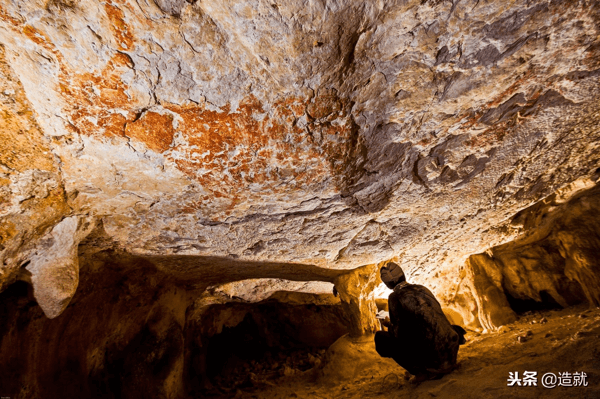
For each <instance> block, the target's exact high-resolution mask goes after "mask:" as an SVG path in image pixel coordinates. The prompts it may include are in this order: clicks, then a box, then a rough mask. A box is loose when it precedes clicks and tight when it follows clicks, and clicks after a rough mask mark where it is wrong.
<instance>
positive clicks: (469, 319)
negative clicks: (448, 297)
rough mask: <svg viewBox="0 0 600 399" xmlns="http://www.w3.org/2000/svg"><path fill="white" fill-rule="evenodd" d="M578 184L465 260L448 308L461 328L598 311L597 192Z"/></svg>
mask: <svg viewBox="0 0 600 399" xmlns="http://www.w3.org/2000/svg"><path fill="white" fill-rule="evenodd" d="M581 183H582V182H579V184H574V185H573V186H572V187H571V188H570V190H569V189H565V190H563V191H561V192H558V193H555V194H554V195H552V196H549V197H547V198H546V199H544V200H543V201H540V202H539V203H537V204H534V205H532V206H531V207H529V208H527V209H524V210H523V211H521V212H520V213H519V214H517V215H516V216H515V217H514V218H513V219H512V221H511V223H512V225H513V226H515V227H518V228H520V229H522V232H521V235H520V237H519V239H517V240H515V241H512V242H509V243H506V244H503V245H500V246H497V247H492V248H490V249H489V250H488V251H486V252H485V253H482V254H476V255H472V256H470V257H469V259H468V260H467V262H466V263H465V265H464V267H463V268H462V270H461V277H462V278H463V280H462V282H461V284H460V285H459V287H458V288H457V290H456V296H455V298H454V302H453V303H452V304H451V305H450V306H449V308H450V309H453V312H454V311H457V312H458V313H460V314H461V315H462V319H463V320H462V321H463V322H464V323H465V324H466V325H468V326H471V327H474V328H483V329H486V330H494V329H496V328H498V327H499V326H502V325H504V324H507V323H509V322H511V321H514V320H515V312H517V313H523V312H525V311H527V310H539V309H544V308H546V309H548V308H555V307H563V308H564V307H568V306H572V305H576V304H579V303H582V302H586V303H588V304H589V305H590V306H598V304H599V301H598V298H599V295H600V291H599V288H600V286H599V282H600V273H599V272H600V271H599V270H598V255H600V230H599V227H598V226H599V223H598V222H599V220H600V219H599V218H600V188H599V187H598V186H597V185H594V184H593V182H591V181H588V182H587V183H586V184H581ZM453 314H454V313H453Z"/></svg>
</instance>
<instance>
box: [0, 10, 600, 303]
mask: <svg viewBox="0 0 600 399" xmlns="http://www.w3.org/2000/svg"><path fill="white" fill-rule="evenodd" d="M599 35H600V4H599V3H598V2H597V1H590V0H577V1H563V0H535V1H530V0H511V1H504V0H489V1H479V0H462V1H454V2H450V1H437V0H426V1H422V0H401V1H400V0H390V1H383V0H369V1H361V2H357V1H351V0H323V1H308V0H306V1H304V0H302V1H291V0H290V1H287V0H286V1H272V0H254V1H240V0H226V1H223V0H202V1H200V0H198V1H183V0H135V1H134V0H106V1H99V0H82V1H71V0H22V1H16V0H7V1H3V2H2V3H1V4H0V43H1V45H2V46H1V47H0V50H1V52H0V67H1V68H0V73H2V74H3V75H2V77H3V79H0V81H1V83H0V84H1V85H2V87H1V88H2V90H1V93H0V105H1V106H2V112H3V113H2V117H1V118H0V134H2V142H1V143H0V146H2V147H1V151H2V152H1V157H2V159H1V162H0V195H1V198H2V203H1V205H0V206H1V208H0V212H1V213H0V217H1V219H0V236H1V239H2V242H1V246H0V251H1V252H0V256H1V258H2V260H3V263H1V264H0V288H4V287H6V286H8V285H9V284H10V283H12V282H14V281H15V280H16V279H18V278H20V277H19V276H20V273H22V265H23V264H24V263H25V262H26V261H27V260H29V259H28V258H27V254H29V253H31V251H29V249H28V248H29V247H28V245H29V246H31V248H33V247H35V245H36V242H37V240H39V239H40V238H41V237H43V236H44V235H45V234H48V233H49V232H51V231H53V230H52V229H53V227H54V225H56V224H57V223H59V221H60V220H62V219H63V218H64V217H86V218H87V217H89V218H92V219H95V220H99V221H101V222H102V226H103V229H104V231H105V233H106V234H107V236H108V237H109V238H108V239H107V240H105V241H104V242H110V243H111V246H112V247H113V248H116V249H118V250H120V251H123V252H124V253H128V254H131V255H132V256H139V257H142V258H139V259H154V261H155V262H157V264H160V265H161V267H162V268H163V269H168V268H169V267H171V268H172V270H173V273H174V274H176V275H177V276H180V277H181V276H184V275H185V273H186V272H189V273H192V272H194V270H195V269H194V268H193V267H192V266H191V265H193V264H194V262H195V261H196V260H197V261H198V262H200V263H201V262H204V261H205V260H206V257H218V258H219V259H221V260H220V261H219V262H221V263H219V264H228V265H230V266H231V267H232V268H233V269H228V270H234V273H233V274H234V275H236V273H238V270H257V271H258V272H257V273H254V274H253V275H250V273H247V275H248V276H247V277H246V278H272V277H275V278H276V277H277V276H272V275H265V273H261V272H260V269H261V268H260V267H259V264H260V262H267V263H269V264H270V265H285V264H294V265H296V264H298V265H310V266H314V267H318V268H323V269H353V268H356V267H359V266H362V265H366V264H376V263H378V262H381V261H384V260H387V259H390V258H393V257H397V258H398V259H400V263H401V265H402V266H403V268H405V271H406V272H407V275H408V276H409V279H410V280H411V281H413V282H419V283H425V284H426V285H428V286H429V287H431V288H432V290H433V291H434V292H435V293H436V294H437V295H438V296H439V297H440V298H441V299H442V300H445V299H448V298H447V297H449V296H450V295H451V294H452V293H451V292H448V289H447V288H448V287H454V286H457V285H458V284H459V282H460V270H459V269H460V267H461V266H462V265H464V262H465V261H466V260H467V259H468V257H469V256H471V255H473V254H477V253H483V252H484V251H485V250H486V249H488V248H491V247H496V246H499V245H503V244H506V243H509V242H511V241H513V240H515V239H518V238H519V236H520V234H522V233H523V229H521V228H519V227H515V226H513V225H511V224H510V221H511V220H512V218H513V217H514V216H515V215H516V214H517V213H518V212H520V211H522V210H523V209H525V208H527V207H529V206H532V205H533V204H535V203H538V202H539V201H542V200H543V199H544V198H546V197H548V196H549V195H552V194H553V193H555V192H557V190H560V189H562V188H564V187H565V186H567V185H569V184H571V183H573V182H575V181H576V180H577V179H580V178H587V179H588V180H590V181H592V183H593V184H595V182H596V181H597V177H598V176H597V174H596V170H597V168H598V166H599V165H598V164H599V162H598V161H599V159H600V142H599V139H600V129H599V128H598V126H599V122H600V101H599V100H600V98H599V97H600V84H599V83H600V82H599V79H600V36H599ZM565 234H567V233H565ZM561 237H562V238H561V239H560V240H561V243H562V244H561V245H562V246H561V251H562V253H564V254H568V255H565V256H567V257H568V258H569V259H579V260H578V261H577V262H579V263H578V265H582V266H580V267H579V266H578V268H575V267H574V266H571V265H570V264H569V266H567V267H566V270H567V272H566V273H567V274H568V275H569V276H571V278H573V279H576V280H585V279H588V277H589V276H590V275H591V274H593V273H594V271H593V268H594V267H595V266H593V264H591V263H589V262H588V260H589V259H591V258H590V255H589V253H590V252H589V251H588V249H586V248H588V246H586V245H583V244H581V245H580V244H576V243H575V242H574V241H573V240H571V239H570V238H569V236H568V234H567V235H564V234H563V236H561ZM184 256H185V257H187V258H186V259H187V260H186V261H185V262H184V261H181V259H183V258H181V257H184ZM158 257H163V258H160V259H159V258H158ZM169 257H180V258H177V259H175V258H172V259H173V262H170V260H169V259H171V258H169ZM203 259H204V261H203ZM253 262H254V263H253ZM586 262H588V263H586ZM232 265H233V266H232ZM249 265H252V267H254V268H249ZM236 268H237V269H236ZM265 270H273V269H272V268H269V267H266V268H265ZM298 270H305V269H298ZM306 270H308V269H306ZM323 273H325V272H323ZM323 273H321V276H322V278H319V279H315V280H319V281H327V282H332V281H333V279H334V278H335V275H333V274H331V275H327V276H326V277H323V276H324V274H323ZM266 274H268V273H266ZM325 274H326V273H325ZM237 275H243V272H240V273H238V274H237ZM296 280H300V281H310V280H311V279H310V278H309V275H308V274H305V275H303V277H297V278H296ZM226 282H227V281H220V283H221V284H222V283H226ZM230 282H231V281H230ZM597 290H598V287H594V288H590V291H589V292H587V294H586V296H587V297H588V298H589V299H590V300H591V301H593V302H597V301H598V296H597V295H598V294H597V293H596V292H597Z"/></svg>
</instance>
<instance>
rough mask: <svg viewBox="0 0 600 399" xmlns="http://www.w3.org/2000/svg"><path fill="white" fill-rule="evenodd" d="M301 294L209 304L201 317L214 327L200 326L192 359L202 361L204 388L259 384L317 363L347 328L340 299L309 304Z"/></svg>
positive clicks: (220, 390)
mask: <svg viewBox="0 0 600 399" xmlns="http://www.w3.org/2000/svg"><path fill="white" fill-rule="evenodd" d="M305 299H306V300H307V303H301V304H298V303H294V304H291V303H285V302H280V301H277V300H267V301H263V302H259V303H256V304H249V303H227V304H220V305H212V306H211V307H210V308H209V309H208V310H207V311H206V312H205V313H204V315H203V317H202V322H201V323H202V326H212V328H209V329H206V328H202V327H201V334H202V335H201V338H200V340H201V341H202V348H198V349H199V350H196V351H195V354H194V355H193V356H195V357H197V359H192V362H191V363H192V364H198V363H199V362H200V363H203V364H204V366H203V367H201V369H203V370H205V377H206V383H205V384H204V386H203V387H202V388H201V391H202V393H204V394H205V395H206V394H208V395H210V394H211V393H212V394H214V395H218V394H220V393H230V392H232V391H235V390H236V389H251V388H253V387H260V386H261V385H264V384H268V383H269V382H268V381H274V380H276V379H277V378H279V377H281V376H284V375H294V374H300V373H302V372H306V371H307V370H310V369H312V368H314V367H316V366H318V365H319V364H320V363H321V361H322V358H323V356H324V354H325V351H326V349H327V348H328V347H329V346H330V345H331V344H333V342H335V341H336V340H337V339H338V338H339V337H341V336H342V335H344V334H346V333H347V332H348V327H347V325H346V322H347V321H346V318H345V316H344V313H343V311H342V309H341V306H340V305H339V303H336V302H335V301H331V303H328V304H315V303H310V301H311V295H310V294H306V295H305ZM232 319H237V320H239V322H238V323H231V320H232ZM221 323H225V324H226V323H229V325H227V326H224V325H221ZM231 324H235V325H231ZM215 326H220V327H217V328H216V329H214V327H215ZM198 358H199V359H198Z"/></svg>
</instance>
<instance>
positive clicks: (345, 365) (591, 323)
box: [231, 306, 600, 399]
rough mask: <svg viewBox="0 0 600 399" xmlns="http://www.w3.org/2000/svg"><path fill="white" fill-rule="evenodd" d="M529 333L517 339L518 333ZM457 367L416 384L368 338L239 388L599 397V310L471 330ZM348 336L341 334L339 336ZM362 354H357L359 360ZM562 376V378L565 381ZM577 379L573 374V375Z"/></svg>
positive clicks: (326, 394)
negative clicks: (581, 382)
mask: <svg viewBox="0 0 600 399" xmlns="http://www.w3.org/2000/svg"><path fill="white" fill-rule="evenodd" d="M520 336H521V337H524V338H521V339H519V337H520ZM467 338H468V339H469V341H468V342H467V344H465V345H463V346H461V349H460V351H459V368H458V369H457V370H456V371H454V372H453V373H451V374H449V375H446V376H445V377H443V378H442V379H440V380H435V381H425V382H423V383H421V384H420V385H415V384H413V383H411V382H408V381H406V380H405V379H404V378H403V377H404V370H403V369H402V368H401V367H399V366H397V365H396V364H395V363H390V362H389V359H383V358H380V357H379V356H378V355H377V353H376V352H375V349H374V345H373V344H372V341H371V340H363V342H359V343H355V344H351V343H350V342H346V343H345V344H344V345H340V341H338V342H337V343H336V344H334V346H333V347H332V348H333V349H335V347H336V346H337V347H338V348H337V350H335V351H334V352H337V353H333V354H332V353H331V352H332V348H330V350H329V351H328V353H327V356H329V358H328V360H327V361H328V363H326V365H325V367H324V369H322V370H320V371H318V372H316V371H315V372H310V371H309V372H305V373H303V374H301V375H300V376H298V375H296V376H292V377H287V378H285V377H284V378H282V379H280V380H279V381H278V382H277V384H276V385H275V386H263V387H262V388H261V387H256V388H255V390H254V391H251V390H249V391H238V392H237V393H236V395H232V396H231V397H240V398H258V399H263V398H264V399H266V398H290V397H293V398H328V399H329V398H353V399H354V398H356V399H358V398H494V399H497V398H538V397H539V398H563V397H572V398H598V397H600V339H599V338H600V309H599V308H592V309H590V308H588V307H584V306H578V307H574V308H569V309H560V310H543V311H533V312H527V313H525V314H523V315H521V317H520V318H519V320H518V321H517V322H515V323H513V324H510V325H506V326H503V327H502V328H501V329H500V330H499V331H497V332H493V333H487V334H477V333H469V334H468V336H467ZM342 340H343V339H342ZM357 359H359V360H357ZM524 371H535V372H537V386H517V385H515V386H507V382H508V378H509V372H518V373H519V376H520V378H522V376H523V372H524ZM564 372H568V373H571V374H572V373H575V372H585V373H586V375H587V378H586V382H587V384H588V385H587V386H556V387H555V388H545V387H544V386H542V381H541V380H542V376H543V375H544V374H546V373H554V374H555V375H556V376H557V377H558V376H559V373H564ZM568 381H569V380H567V379H565V384H568ZM571 381H572V380H571Z"/></svg>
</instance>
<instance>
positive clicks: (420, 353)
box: [375, 262, 466, 382]
mask: <svg viewBox="0 0 600 399" xmlns="http://www.w3.org/2000/svg"><path fill="white" fill-rule="evenodd" d="M381 280H382V281H383V282H384V283H385V285H387V286H388V287H389V288H390V289H393V290H394V292H392V293H391V294H390V296H389V298H388V305H389V313H390V316H389V319H386V320H383V321H382V324H383V325H384V326H386V327H388V331H378V332H377V333H376V334H375V348H376V350H377V352H378V353H379V355H380V356H383V357H390V358H392V359H394V360H395V361H396V363H398V364H399V365H400V366H402V367H403V368H404V369H406V371H408V372H409V373H410V374H412V375H414V376H415V381H416V382H420V381H423V380H426V379H436V378H441V377H442V376H443V375H444V374H447V373H450V372H451V371H452V370H454V369H455V367H456V356H457V354H458V347H459V345H461V344H463V343H465V342H466V341H465V339H464V334H465V333H466V332H465V330H464V329H463V328H462V327H460V326H456V325H451V324H450V322H449V321H448V319H447V318H446V316H445V315H444V312H442V307H441V306H440V303H439V302H438V301H437V300H436V299H435V297H434V296H433V294H432V293H431V291H429V289H427V288H426V287H424V286H422V285H417V284H409V283H408V282H406V278H405V277H404V272H403V271H402V269H401V268H400V266H398V265H397V264H395V263H392V262H390V263H388V264H387V265H386V266H384V267H383V268H382V269H381Z"/></svg>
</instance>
